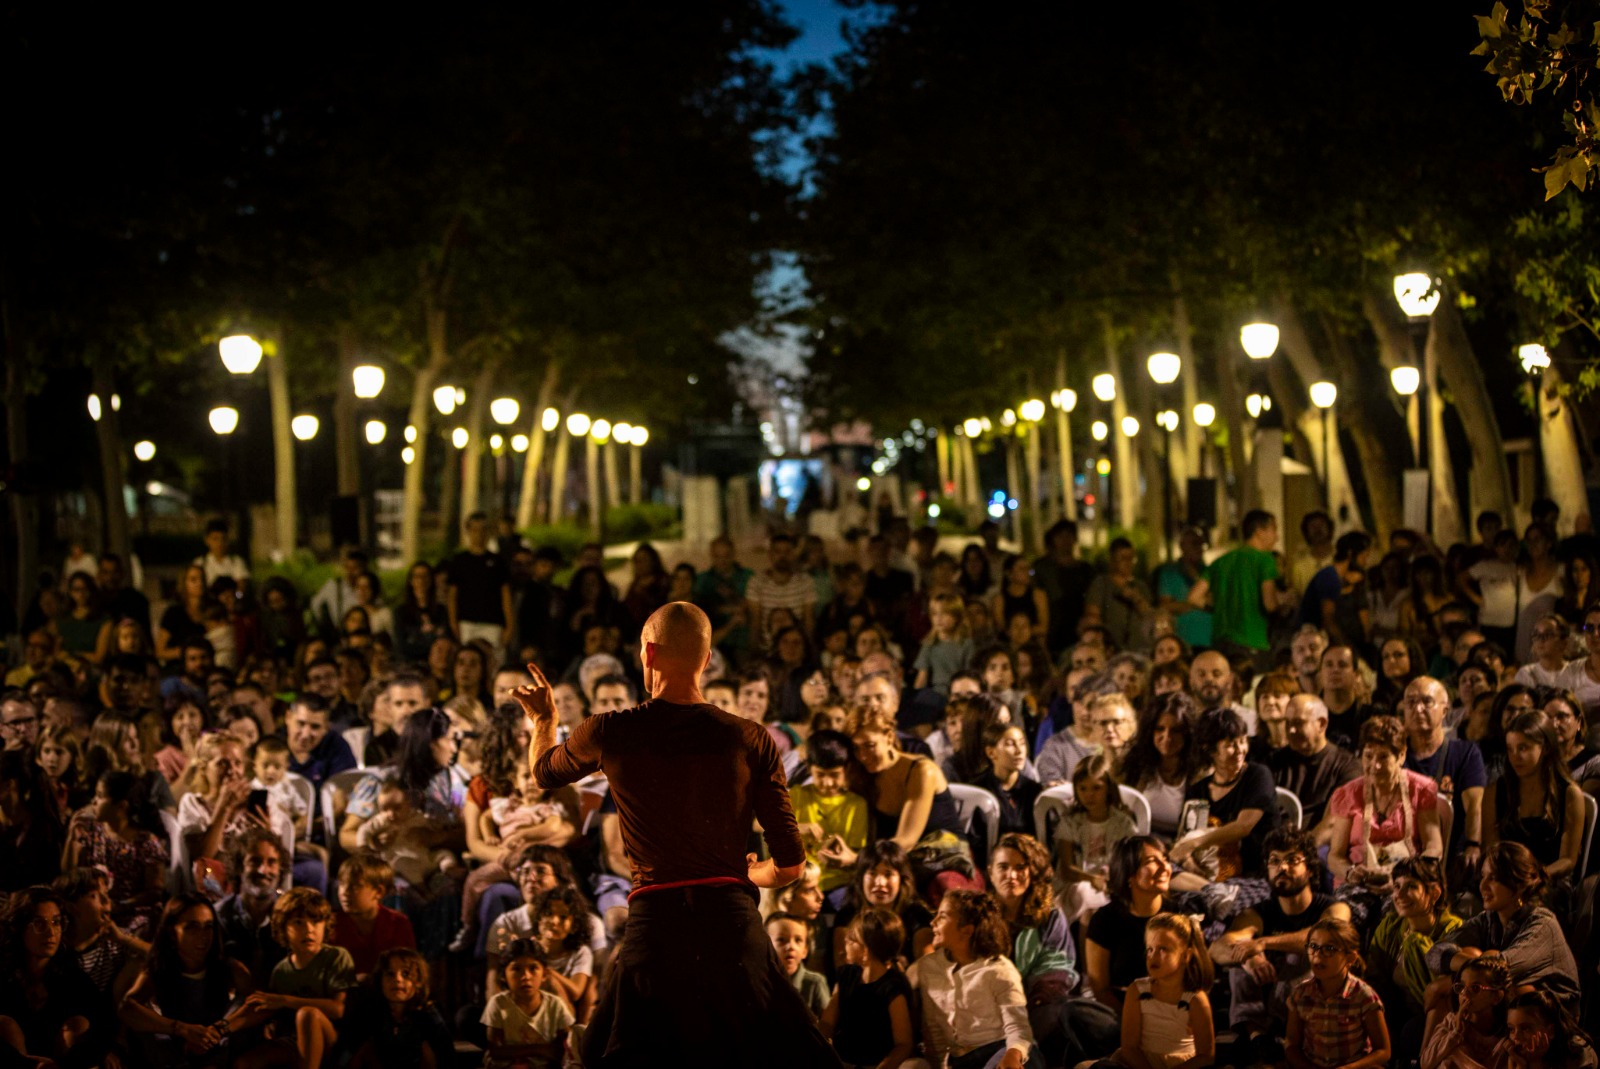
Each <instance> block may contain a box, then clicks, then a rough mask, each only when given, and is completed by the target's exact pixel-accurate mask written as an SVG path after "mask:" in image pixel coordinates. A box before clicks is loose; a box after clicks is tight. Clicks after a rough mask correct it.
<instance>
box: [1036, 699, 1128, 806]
mask: <svg viewBox="0 0 1600 1069" xmlns="http://www.w3.org/2000/svg"><path fill="white" fill-rule="evenodd" d="M1077 674H1078V673H1077V671H1074V672H1072V673H1069V674H1068V676H1067V680H1068V686H1069V687H1070V688H1071V689H1070V690H1069V693H1070V694H1071V696H1072V719H1071V720H1070V721H1069V722H1068V723H1066V724H1063V725H1061V726H1060V727H1059V728H1057V729H1056V731H1055V733H1054V734H1053V735H1051V736H1050V737H1049V738H1048V739H1046V740H1045V742H1044V743H1043V744H1042V745H1041V746H1040V747H1039V754H1038V761H1037V765H1038V768H1039V782H1040V783H1042V784H1043V785H1044V786H1046V787H1059V786H1060V785H1061V784H1063V783H1070V782H1072V770H1073V769H1074V768H1075V767H1077V764H1078V762H1079V761H1081V760H1083V759H1084V757H1085V756H1086V755H1088V754H1091V753H1094V752H1096V751H1097V750H1098V749H1099V742H1098V741H1097V740H1098V732H1097V731H1096V730H1095V727H1094V725H1093V723H1092V722H1091V719H1090V713H1089V705H1090V703H1091V702H1093V701H1094V699H1096V698H1098V697H1101V696H1103V695H1108V694H1115V693H1116V692H1117V691H1116V684H1115V683H1114V682H1112V680H1111V679H1110V678H1109V677H1106V676H1099V675H1087V676H1084V677H1083V679H1082V682H1079V683H1077V684H1076V685H1075V686H1074V685H1073V684H1072V680H1073V678H1074V677H1075V676H1076V675H1077Z"/></svg>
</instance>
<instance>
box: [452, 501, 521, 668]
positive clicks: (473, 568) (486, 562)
mask: <svg viewBox="0 0 1600 1069" xmlns="http://www.w3.org/2000/svg"><path fill="white" fill-rule="evenodd" d="M463 529H464V530H465V532H466V537H467V544H466V548H464V549H462V551H461V552H459V553H457V554H456V555H455V556H454V557H452V558H451V559H450V567H449V576H450V593H449V600H448V603H447V605H448V609H449V614H450V629H451V630H452V631H453V632H455V635H456V637H457V638H458V639H459V640H460V641H461V644H462V645H466V644H467V643H469V642H473V641H475V640H477V639H482V640H483V641H484V642H487V643H488V644H489V647H490V649H491V650H493V656H492V659H493V660H494V662H495V663H496V664H498V663H499V661H500V658H501V656H502V653H503V650H504V644H505V640H506V638H507V637H508V636H509V635H510V633H511V624H512V621H513V616H512V612H511V578H510V573H509V572H508V571H507V570H506V564H505V559H504V558H502V557H500V556H498V555H497V554H494V553H490V552H489V519H488V517H487V516H486V515H484V514H483V513H482V512H474V513H473V514H472V515H470V516H468V517H467V520H466V523H465V524H464V525H463Z"/></svg>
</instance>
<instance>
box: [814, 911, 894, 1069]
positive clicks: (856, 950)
mask: <svg viewBox="0 0 1600 1069" xmlns="http://www.w3.org/2000/svg"><path fill="white" fill-rule="evenodd" d="M843 939H844V960H845V962H846V964H844V965H843V966H841V967H840V968H839V978H838V983H837V984H836V985H835V987H834V989H833V994H832V996H831V997H830V998H829V1000H828V1005H827V1008H826V1009H824V1010H823V1012H822V1020H821V1026H822V1034H823V1035H824V1036H826V1037H828V1039H830V1040H831V1041H832V1042H833V1049H834V1051H835V1052H836V1053H837V1054H838V1055H839V1058H840V1060H841V1061H843V1062H844V1063H845V1064H846V1065H890V1066H898V1065H900V1064H901V1063H903V1062H904V1061H905V1060H906V1059H907V1058H909V1057H911V1054H912V1052H913V1051H914V1050H915V1043H916V1035H915V1033H914V1031H913V1030H912V1015H911V1007H912V996H911V984H910V981H908V980H907V979H906V974H905V972H904V971H903V970H902V969H901V968H900V966H899V963H898V962H899V957H900V950H901V947H902V946H903V945H904V944H905V928H904V927H903V926H902V925H901V924H900V918H899V917H897V916H895V915H894V914H893V913H892V912H890V911H889V910H887V909H877V908H871V909H867V910H864V911H862V912H861V913H859V914H858V915H857V916H856V918H855V920H853V921H851V922H850V924H848V925H847V926H846V927H845V928H844V929H843Z"/></svg>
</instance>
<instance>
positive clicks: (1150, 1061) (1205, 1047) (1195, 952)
mask: <svg viewBox="0 0 1600 1069" xmlns="http://www.w3.org/2000/svg"><path fill="white" fill-rule="evenodd" d="M1144 946H1145V967H1146V969H1147V970H1148V972H1149V975H1148V976H1144V977H1141V978H1140V979H1138V980H1135V981H1134V982H1133V983H1132V984H1130V985H1129V986H1128V994H1127V996H1126V997H1125V998H1124V1000H1123V1004H1122V1045H1121V1046H1120V1047H1118V1048H1117V1053H1116V1054H1114V1055H1113V1056H1112V1057H1111V1058H1109V1059H1106V1060H1105V1061H1103V1062H1101V1063H1100V1065H1102V1066H1108V1067H1132V1066H1149V1067H1150V1069H1173V1067H1174V1066H1178V1065H1185V1064H1187V1065H1210V1064H1211V1062H1212V1060H1213V1059H1214V1058H1215V1057H1216V1051H1217V1038H1216V1031H1215V1026H1214V1025H1213V1023H1212V1020H1211V1000H1210V998H1209V996H1207V994H1206V992H1207V991H1208V990H1210V988H1211V984H1212V982H1213V981H1214V980H1215V979H1216V974H1215V971H1214V969H1213V966H1212V964H1211V955H1210V954H1208V953H1207V952H1206V939H1205V936H1204V935H1202V934H1201V932H1200V925H1199V923H1198V922H1196V921H1195V919H1194V918H1193V917H1190V916H1188V915H1186V914H1182V913H1158V914H1156V915H1155V916H1154V917H1151V918H1150V920H1149V921H1148V922H1146V924H1145V928H1144ZM1130 1040H1131V1041H1132V1042H1130Z"/></svg>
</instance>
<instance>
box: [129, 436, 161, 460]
mask: <svg viewBox="0 0 1600 1069" xmlns="http://www.w3.org/2000/svg"><path fill="white" fill-rule="evenodd" d="M155 455H156V443H154V442H152V441H149V440H148V439H147V440H145V441H142V442H134V443H133V459H135V460H138V461H141V462H144V463H148V462H150V461H151V460H154V459H155Z"/></svg>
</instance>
